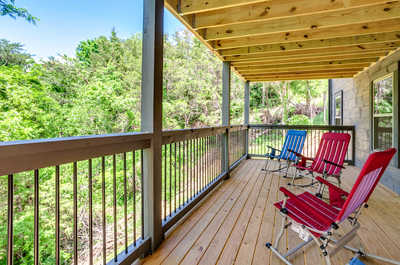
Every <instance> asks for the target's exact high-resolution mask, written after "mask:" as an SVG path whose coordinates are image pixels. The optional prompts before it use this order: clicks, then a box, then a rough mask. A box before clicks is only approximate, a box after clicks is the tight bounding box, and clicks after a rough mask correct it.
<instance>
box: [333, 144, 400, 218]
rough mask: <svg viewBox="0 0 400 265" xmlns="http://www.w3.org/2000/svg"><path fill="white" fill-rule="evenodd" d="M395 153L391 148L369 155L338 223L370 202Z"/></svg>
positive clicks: (341, 211)
mask: <svg viewBox="0 0 400 265" xmlns="http://www.w3.org/2000/svg"><path fill="white" fill-rule="evenodd" d="M395 153H396V149H394V148H391V149H388V150H386V151H383V152H375V153H372V154H370V155H369V157H368V159H367V161H366V162H365V164H364V166H363V168H362V169H361V172H360V174H359V175H358V178H357V180H356V182H355V183H354V186H353V188H352V189H351V191H350V194H349V196H348V197H347V199H346V201H345V203H344V204H343V207H342V209H341V210H340V212H339V215H338V217H337V218H336V219H337V220H336V221H337V222H342V221H343V220H345V219H346V218H347V217H348V216H349V215H350V214H352V213H353V212H354V211H356V210H357V209H358V208H359V207H360V206H361V205H362V204H363V203H364V202H367V201H368V199H369V197H370V196H371V194H372V192H373V191H374V189H375V187H376V185H378V182H379V180H380V178H381V177H382V175H383V173H384V172H385V170H386V168H387V166H388V165H389V163H390V160H392V158H393V156H394V154H395Z"/></svg>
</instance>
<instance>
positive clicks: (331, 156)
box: [288, 133, 351, 187]
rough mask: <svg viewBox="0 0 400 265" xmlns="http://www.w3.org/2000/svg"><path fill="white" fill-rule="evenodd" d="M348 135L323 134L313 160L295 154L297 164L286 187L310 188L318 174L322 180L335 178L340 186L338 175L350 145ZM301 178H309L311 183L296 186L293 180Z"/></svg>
mask: <svg viewBox="0 0 400 265" xmlns="http://www.w3.org/2000/svg"><path fill="white" fill-rule="evenodd" d="M350 138H351V136H350V134H348V133H324V134H323V135H322V138H321V141H320V143H319V146H318V151H317V154H316V156H315V158H309V157H306V156H303V155H302V154H300V153H297V152H295V151H293V150H290V151H291V152H293V153H295V154H296V156H297V157H299V162H298V163H297V164H295V165H294V166H295V167H296V172H295V174H294V175H293V177H292V182H291V183H289V184H288V185H294V186H301V187H306V186H311V185H314V184H315V183H317V182H315V177H316V176H315V174H320V175H322V176H323V178H324V179H326V178H328V177H335V178H336V179H337V181H338V183H339V186H340V183H341V181H340V174H341V172H342V169H344V166H343V163H344V160H345V158H346V154H347V149H348V147H349V143H350ZM308 161H312V163H311V165H307V162H308ZM301 177H309V178H311V183H310V184H307V185H296V184H295V183H294V181H295V179H297V178H301Z"/></svg>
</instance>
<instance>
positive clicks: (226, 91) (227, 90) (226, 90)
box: [221, 62, 231, 177]
mask: <svg viewBox="0 0 400 265" xmlns="http://www.w3.org/2000/svg"><path fill="white" fill-rule="evenodd" d="M230 95H231V63H230V62H223V64H222V126H230V125H231V119H230V108H231V99H230ZM221 163H222V170H223V172H227V174H228V177H229V172H228V171H229V129H227V130H226V133H225V134H224V135H223V138H222V160H221Z"/></svg>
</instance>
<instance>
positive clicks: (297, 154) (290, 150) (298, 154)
mask: <svg viewBox="0 0 400 265" xmlns="http://www.w3.org/2000/svg"><path fill="white" fill-rule="evenodd" d="M288 151H289V152H291V153H293V154H295V155H296V156H298V157H301V158H302V159H305V160H311V161H314V159H313V158H310V157H306V156H304V155H302V154H300V153H298V152H296V151H294V150H292V149H290V148H288Z"/></svg>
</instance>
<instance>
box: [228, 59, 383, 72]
mask: <svg viewBox="0 0 400 265" xmlns="http://www.w3.org/2000/svg"><path fill="white" fill-rule="evenodd" d="M377 60H379V58H374V59H373V58H371V59H370V60H365V61H363V60H360V61H359V62H357V61H356V60H343V61H325V62H311V63H303V62H301V63H290V64H269V65H256V66H235V68H236V70H238V71H239V72H243V71H262V70H269V69H290V68H300V69H302V68H314V67H322V68H323V67H331V68H341V67H347V68H351V67H365V66H368V65H369V64H371V63H373V62H376V61H377Z"/></svg>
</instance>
